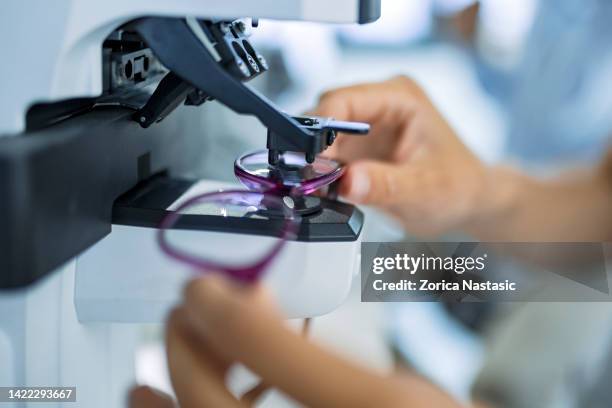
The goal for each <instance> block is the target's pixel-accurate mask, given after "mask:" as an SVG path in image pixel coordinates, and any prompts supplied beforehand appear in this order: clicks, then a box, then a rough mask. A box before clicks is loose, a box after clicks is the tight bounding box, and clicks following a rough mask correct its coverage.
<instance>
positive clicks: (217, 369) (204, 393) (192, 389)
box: [166, 308, 242, 408]
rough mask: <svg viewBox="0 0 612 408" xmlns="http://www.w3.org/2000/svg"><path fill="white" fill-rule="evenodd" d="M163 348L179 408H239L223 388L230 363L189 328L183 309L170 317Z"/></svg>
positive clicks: (236, 402)
mask: <svg viewBox="0 0 612 408" xmlns="http://www.w3.org/2000/svg"><path fill="white" fill-rule="evenodd" d="M166 348H167V354H168V368H169V370H170V378H171V380H172V386H173V388H174V390H175V392H176V395H177V399H178V402H179V405H180V406H181V407H182V408H192V407H193V408H195V407H239V406H242V405H241V404H240V403H239V402H238V401H237V400H236V398H235V397H234V396H233V395H232V394H231V393H230V392H229V391H228V390H227V388H226V386H225V381H224V376H225V373H226V371H227V368H228V366H229V362H227V361H226V360H224V359H223V358H222V357H221V356H220V355H219V354H217V353H215V352H214V351H213V350H212V349H211V347H210V346H209V345H208V343H207V340H206V339H205V338H204V337H201V336H199V335H198V333H197V332H195V331H194V330H193V329H192V328H191V326H190V324H189V318H188V316H187V314H186V313H185V310H184V309H182V308H179V309H177V310H175V311H174V312H173V313H172V314H171V316H170V319H169V321H168V325H167V331H166Z"/></svg>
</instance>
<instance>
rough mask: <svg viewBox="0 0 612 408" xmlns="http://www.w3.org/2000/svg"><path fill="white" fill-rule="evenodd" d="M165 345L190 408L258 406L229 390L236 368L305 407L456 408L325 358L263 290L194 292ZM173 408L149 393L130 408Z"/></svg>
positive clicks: (212, 285)
mask: <svg viewBox="0 0 612 408" xmlns="http://www.w3.org/2000/svg"><path fill="white" fill-rule="evenodd" d="M166 343H167V354H168V366H169V370H170V377H171V380H172V385H173V388H174V391H175V393H176V396H177V399H178V405H179V406H181V407H183V408H192V407H215V408H218V407H221V408H223V407H242V406H249V405H251V403H252V402H253V401H252V395H248V396H247V397H246V398H243V399H239V398H237V397H235V396H234V395H233V394H232V393H231V392H230V391H229V390H228V388H227V387H226V384H225V376H226V374H227V371H228V369H229V368H230V367H231V365H232V364H234V363H241V364H244V365H245V366H246V367H248V368H249V369H250V370H251V371H253V372H254V373H256V374H257V375H259V376H260V377H261V378H262V380H263V382H264V384H266V385H269V386H272V387H276V388H279V389H281V390H282V391H284V392H285V393H286V394H288V395H289V396H291V397H293V398H295V399H296V400H298V401H299V402H301V403H302V404H305V405H306V406H316V407H353V408H359V407H383V408H384V407H400V406H401V407H404V406H410V407H429V406H437V407H454V406H457V405H456V404H455V403H454V402H453V401H452V400H451V399H450V398H449V397H448V396H447V395H446V394H444V393H443V392H442V391H440V390H438V389H437V388H435V387H434V386H432V385H431V384H429V383H427V382H426V381H424V380H423V379H420V378H418V377H416V376H410V377H408V378H404V379H401V380H400V379H398V378H394V377H385V376H382V375H378V374H375V373H373V372H369V371H367V370H365V369H362V368H359V367H357V366H354V365H353V364H351V363H349V362H347V361H345V360H342V359H340V358H338V357H336V356H335V355H333V354H331V353H328V352H326V351H324V350H323V349H321V348H319V347H317V346H316V345H314V344H312V343H310V342H309V341H307V340H306V339H304V338H303V337H301V336H300V335H299V334H298V333H295V332H293V331H292V330H290V329H288V328H287V327H285V325H284V323H283V319H282V316H281V315H280V313H279V312H278V311H277V310H276V308H275V306H274V304H273V302H272V301H271V298H270V297H269V296H268V294H267V293H266V291H265V290H264V289H263V288H262V287H261V286H257V285H255V286H249V287H245V286H241V285H238V284H236V283H233V282H230V281H228V280H226V279H224V278H221V277H219V276H208V277H206V278H201V279H197V280H194V281H192V282H191V283H190V284H189V285H188V287H187V288H186V290H185V296H184V301H183V303H182V304H181V305H180V306H178V307H177V308H176V309H175V310H174V311H173V313H172V314H171V316H170V319H169V321H168V325H167V333H166ZM173 406H175V403H174V402H173V401H172V399H170V398H169V397H168V396H165V395H163V394H160V393H158V392H155V391H153V390H151V389H150V388H146V387H139V388H136V389H134V390H132V392H131V394H130V407H131V408H141V407H160V408H169V407H173Z"/></svg>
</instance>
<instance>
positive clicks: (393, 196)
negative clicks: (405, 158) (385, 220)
mask: <svg viewBox="0 0 612 408" xmlns="http://www.w3.org/2000/svg"><path fill="white" fill-rule="evenodd" d="M414 177H415V174H414V170H413V169H412V168H411V167H410V166H408V165H403V166H401V165H398V164H394V163H384V162H379V161H371V160H369V161H368V160H365V161H359V162H356V163H353V164H351V165H350V166H348V167H347V170H346V173H345V174H344V177H343V179H342V183H341V184H340V188H339V193H340V195H341V196H343V197H345V198H346V199H347V200H349V201H351V202H354V203H358V204H366V205H374V206H382V207H384V206H387V205H393V204H396V203H398V202H404V201H411V200H409V199H410V197H417V196H418V191H415V190H416V184H415V183H414V182H413V180H414ZM406 204H408V202H406Z"/></svg>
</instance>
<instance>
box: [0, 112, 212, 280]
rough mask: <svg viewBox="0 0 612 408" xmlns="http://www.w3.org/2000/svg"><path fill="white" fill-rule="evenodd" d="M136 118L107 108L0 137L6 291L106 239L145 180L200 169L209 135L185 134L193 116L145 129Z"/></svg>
mask: <svg viewBox="0 0 612 408" xmlns="http://www.w3.org/2000/svg"><path fill="white" fill-rule="evenodd" d="M185 109H186V110H190V111H191V112H181V113H184V114H195V115H197V114H199V112H198V110H197V109H193V108H183V109H181V111H184V110H185ZM132 114H133V110H131V109H126V108H120V107H100V108H95V109H92V110H90V111H89V112H87V113H83V114H81V115H78V116H75V117H73V118H71V119H69V120H66V121H63V122H60V123H58V124H55V125H53V126H50V127H47V128H45V129H43V130H39V131H33V132H28V133H25V134H21V135H17V136H14V137H11V136H8V137H3V138H0V288H16V287H21V286H25V285H28V284H30V283H32V282H34V281H36V280H37V279H39V278H41V277H42V276H44V275H45V274H47V273H49V272H51V271H52V270H54V269H55V268H57V267H58V266H60V265H61V264H62V263H64V262H66V261H67V260H69V259H70V258H72V257H74V256H76V255H78V254H79V253H80V252H81V251H83V250H85V249H86V248H88V247H89V246H91V245H92V244H94V243H95V242H97V241H98V240H99V239H101V238H103V237H104V236H105V235H106V234H108V233H109V232H110V230H111V217H112V208H113V203H114V201H115V200H116V199H117V197H119V196H120V195H121V194H123V193H124V192H126V191H128V190H129V189H131V188H133V187H134V186H135V185H137V184H138V183H139V182H140V181H142V180H145V179H147V178H149V177H151V176H152V175H153V174H155V173H159V172H171V173H172V172H185V171H187V170H190V169H193V168H196V166H197V164H198V161H199V160H200V159H201V154H202V152H203V148H204V139H205V135H203V134H202V132H181V124H180V121H181V120H182V119H183V120H184V119H185V116H183V115H181V114H178V113H175V114H173V115H170V116H169V117H168V118H166V120H164V121H163V122H160V123H158V124H157V125H156V126H152V127H150V128H149V129H143V128H141V127H140V126H139V125H138V124H137V123H136V122H134V121H133V120H132Z"/></svg>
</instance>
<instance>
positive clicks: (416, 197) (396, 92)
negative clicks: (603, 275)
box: [132, 77, 612, 407]
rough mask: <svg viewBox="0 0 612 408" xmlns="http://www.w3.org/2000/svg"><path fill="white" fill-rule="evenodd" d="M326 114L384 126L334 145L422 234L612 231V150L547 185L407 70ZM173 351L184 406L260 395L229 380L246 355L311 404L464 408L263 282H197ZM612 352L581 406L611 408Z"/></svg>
mask: <svg viewBox="0 0 612 408" xmlns="http://www.w3.org/2000/svg"><path fill="white" fill-rule="evenodd" d="M316 113H317V114H320V115H322V116H333V117H337V118H341V119H343V120H356V121H365V122H369V123H371V124H372V139H375V140H376V143H372V142H371V140H370V139H367V138H351V137H346V138H344V137H339V138H338V141H337V142H336V143H335V144H334V146H333V147H332V148H330V150H329V151H328V152H327V154H328V155H330V156H331V157H334V158H336V159H339V160H342V161H345V162H348V163H349V164H348V167H347V171H346V175H345V177H344V178H343V180H342V182H341V186H340V192H341V194H342V195H343V196H344V197H346V198H347V199H349V200H351V201H352V202H356V203H359V204H368V205H375V206H377V207H379V208H381V209H383V210H384V211H386V212H388V213H390V214H392V215H393V216H395V217H396V218H397V219H398V221H399V222H401V223H402V224H403V225H404V227H405V228H406V229H408V230H409V231H414V232H415V233H416V234H419V235H423V236H428V235H432V234H433V235H437V234H440V233H444V232H447V231H454V230H459V231H464V232H466V233H468V234H470V235H471V236H473V237H474V238H476V239H478V240H482V241H551V240H556V241H572V240H573V241H596V242H600V241H608V240H610V239H611V238H612V211H610V209H611V208H612V155H610V156H609V157H608V158H607V159H606V160H604V161H603V162H602V163H601V164H600V165H597V166H594V167H592V168H589V169H584V170H583V171H576V172H573V173H572V174H571V177H562V178H559V179H556V180H547V181H543V180H538V179H536V178H533V177H531V176H528V175H525V174H523V173H521V172H519V171H517V170H516V169H513V168H510V167H506V166H500V165H495V166H491V165H487V164H484V163H483V162H482V161H480V160H479V159H478V158H477V157H476V156H475V155H474V154H473V153H472V152H471V151H470V150H469V149H467V148H466V147H465V145H464V144H463V143H462V142H461V141H460V139H459V138H458V136H457V135H456V133H455V132H454V131H453V129H452V128H451V127H450V126H449V125H448V123H447V122H446V121H445V120H444V118H443V117H442V116H441V115H440V113H439V112H438V111H437V109H436V108H435V107H434V106H433V105H432V103H431V102H430V100H429V99H428V97H427V95H426V94H425V93H424V92H423V91H422V90H421V89H420V87H419V86H418V85H416V84H415V83H414V82H413V81H411V80H410V79H408V78H406V77H398V78H394V79H392V80H388V81H385V82H382V83H373V84H363V85H356V86H351V87H347V88H341V89H338V90H335V91H331V92H329V93H327V94H325V95H324V96H323V97H322V99H321V102H320V104H319V106H318V108H317V110H316ZM610 317H612V316H610ZM583 335H584V333H583ZM607 348H608V350H612V349H611V348H610V347H609V345H608V347H607ZM167 350H168V360H169V368H170V373H171V377H172V382H173V386H174V389H175V391H176V393H177V398H178V401H179V403H180V404H181V406H183V407H196V406H197V407H200V406H215V407H217V406H240V404H242V403H247V402H249V401H243V402H240V401H238V400H237V399H236V398H235V397H234V396H233V395H232V394H231V393H230V391H229V390H228V389H227V387H226V385H225V374H226V372H227V369H228V367H230V366H231V365H232V364H233V363H236V362H240V363H243V364H245V365H246V366H247V367H248V368H250V369H251V370H253V371H254V372H255V373H256V374H258V375H259V376H261V378H262V379H263V381H264V383H265V384H266V385H269V386H274V387H278V388H279V389H281V390H282V391H284V392H285V393H287V394H288V395H290V396H292V397H293V398H295V399H296V400H298V401H300V402H301V403H304V404H306V405H309V406H333V407H345V406H350V407H360V406H363V407H374V406H376V407H398V406H412V407H430V406H436V407H456V406H461V404H460V402H458V401H456V400H454V399H453V398H452V397H451V396H449V395H448V394H447V393H445V392H444V391H442V390H441V389H439V388H438V387H436V386H434V385H432V384H431V383H429V382H428V381H426V380H424V379H423V378H421V377H419V376H418V375H415V374H413V373H404V374H403V375H383V374H379V373H376V372H374V371H370V370H368V369H364V368H362V367H360V366H358V365H354V364H352V363H349V362H348V361H345V360H343V359H341V358H339V357H336V356H335V355H334V354H332V353H329V352H327V351H325V350H323V349H322V348H319V347H318V346H316V345H314V344H313V343H310V342H308V341H307V340H305V339H304V338H303V337H300V336H299V334H297V333H295V332H294V331H292V330H290V329H289V328H287V327H286V326H285V324H284V322H283V318H282V316H281V314H280V313H279V312H278V311H277V309H276V307H275V306H274V302H273V300H272V299H271V298H270V297H269V295H268V294H267V293H266V292H265V289H264V288H263V287H261V286H259V285H253V286H243V285H240V284H237V283H232V282H230V281H228V280H226V279H224V278H221V277H218V276H215V277H207V278H201V279H197V280H194V281H193V282H192V283H191V284H190V285H189V286H188V287H187V289H186V291H185V297H184V300H183V302H182V304H181V305H179V306H178V308H177V309H176V310H175V312H174V313H173V314H172V316H171V318H170V322H169V325H168V331H167ZM608 355H612V354H610V353H605V354H602V356H601V357H602V358H601V359H600V363H601V364H600V370H599V373H598V374H599V375H598V376H597V378H593V381H592V382H590V383H576V384H574V386H575V390H576V395H575V398H574V399H573V402H575V403H576V405H577V406H588V407H594V406H605V405H607V404H608V401H609V400H610V399H612V389H610V388H609V387H608V386H607V384H608V378H609V375H610V373H612V358H610V357H608ZM608 363H610V364H608ZM531 364H532V365H537V364H541V362H538V361H537V360H533V361H532V363H531ZM527 368H528V367H527ZM580 386H583V388H581V387H580ZM499 387H500V389H503V384H499ZM488 397H491V395H488ZM246 398H247V400H248V399H249V398H250V396H249V395H247V396H246ZM148 400H153V401H155V403H157V404H159V406H164V405H163V404H168V406H171V405H169V404H171V400H169V399H168V398H167V397H165V396H160V395H157V394H155V393H154V392H152V391H151V390H150V389H146V388H140V389H137V390H136V391H135V392H134V393H133V394H132V406H134V407H138V406H151V405H152V403H153V402H151V403H149V402H147V401H148ZM567 401H568V400H565V402H566V403H567ZM487 402H488V403H492V405H482V403H481V402H480V401H477V402H476V403H477V404H479V405H480V406H495V405H496V404H497V402H495V401H487ZM139 404H140V405H139ZM532 404H533V402H532ZM500 406H503V405H500ZM532 406H533V405H532ZM537 406H540V405H539V404H538V405H537ZM555 406H558V405H555Z"/></svg>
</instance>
